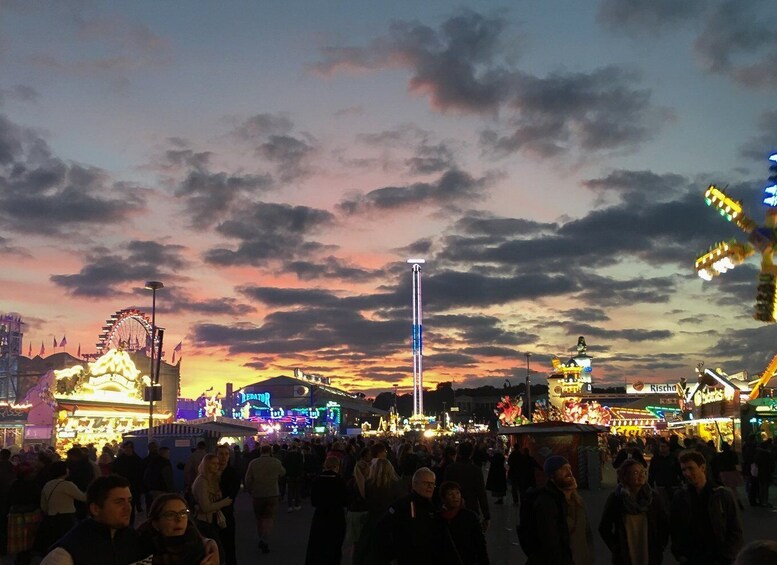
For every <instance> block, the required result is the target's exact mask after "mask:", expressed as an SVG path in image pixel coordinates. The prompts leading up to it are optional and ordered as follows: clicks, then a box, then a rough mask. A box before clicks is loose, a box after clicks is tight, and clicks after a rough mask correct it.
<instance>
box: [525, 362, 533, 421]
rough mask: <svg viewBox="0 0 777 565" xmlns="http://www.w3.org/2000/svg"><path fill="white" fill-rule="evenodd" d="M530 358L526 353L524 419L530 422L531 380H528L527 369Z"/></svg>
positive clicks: (528, 370) (528, 373) (529, 370)
mask: <svg viewBox="0 0 777 565" xmlns="http://www.w3.org/2000/svg"><path fill="white" fill-rule="evenodd" d="M530 357H531V353H526V419H527V420H529V421H530V422H531V421H532V419H531V379H530V378H529V375H530V374H531V369H529V358H530Z"/></svg>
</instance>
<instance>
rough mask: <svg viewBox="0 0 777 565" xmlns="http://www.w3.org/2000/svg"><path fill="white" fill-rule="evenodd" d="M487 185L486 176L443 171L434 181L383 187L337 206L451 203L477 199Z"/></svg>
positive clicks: (358, 209) (354, 209)
mask: <svg viewBox="0 0 777 565" xmlns="http://www.w3.org/2000/svg"><path fill="white" fill-rule="evenodd" d="M489 184H490V180H489V178H488V177H481V178H479V179H476V178H474V177H472V176H471V175H470V174H468V173H465V172H463V171H459V170H451V171H448V172H446V173H445V174H443V175H442V176H441V177H440V178H439V180H437V182H432V183H429V182H417V183H413V184H410V185H404V186H387V187H383V188H377V189H375V190H371V191H370V192H367V193H366V194H359V195H356V196H351V197H349V198H346V199H344V200H342V201H341V202H340V203H339V204H338V208H339V209H340V210H342V211H343V212H344V213H346V214H360V213H365V212H369V211H376V210H377V211H386V210H396V209H400V208H406V207H409V206H419V205H424V204H427V205H429V204H438V205H451V204H456V203H460V202H467V201H472V200H475V199H477V198H478V197H481V196H482V195H483V192H484V190H485V189H486V188H487V187H488V185H489Z"/></svg>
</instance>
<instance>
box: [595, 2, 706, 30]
mask: <svg viewBox="0 0 777 565" xmlns="http://www.w3.org/2000/svg"><path fill="white" fill-rule="evenodd" d="M708 5H709V2H706V1H705V0H683V1H682V2H677V1H676V0H651V1H650V2H642V1H641V0H603V1H602V3H601V5H600V7H599V14H598V15H597V20H598V21H599V23H601V24H602V25H604V26H605V27H607V28H609V29H611V30H613V31H623V32H628V33H632V34H636V35H645V36H647V35H650V36H651V37H653V36H655V34H656V33H657V32H660V31H661V30H662V29H663V28H665V27H671V26H675V25H677V24H678V23H681V22H687V21H691V20H694V19H696V18H698V17H699V16H700V15H701V14H702V13H703V12H704V11H705V10H706V8H707V6H708Z"/></svg>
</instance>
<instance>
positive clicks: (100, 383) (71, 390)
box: [54, 349, 151, 405]
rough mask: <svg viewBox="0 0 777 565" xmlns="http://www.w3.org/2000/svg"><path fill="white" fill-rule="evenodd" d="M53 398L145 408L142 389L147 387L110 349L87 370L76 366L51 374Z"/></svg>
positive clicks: (126, 357) (122, 353)
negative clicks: (53, 377)
mask: <svg viewBox="0 0 777 565" xmlns="http://www.w3.org/2000/svg"><path fill="white" fill-rule="evenodd" d="M54 376H55V379H56V380H55V391H56V392H55V398H57V399H67V400H97V401H103V402H114V403H117V404H138V405H145V402H144V401H143V395H142V392H143V389H144V388H145V386H147V385H149V384H151V381H150V379H149V378H148V376H146V375H141V373H140V371H139V370H138V369H137V367H135V364H134V363H133V362H132V359H131V358H130V356H129V354H128V353H127V352H126V351H120V350H118V349H111V350H109V351H108V352H107V353H105V355H103V356H102V357H100V358H98V359H97V360H96V361H94V362H93V363H89V364H88V368H86V369H85V368H84V367H83V365H76V366H75V367H70V368H67V369H62V370H57V371H54Z"/></svg>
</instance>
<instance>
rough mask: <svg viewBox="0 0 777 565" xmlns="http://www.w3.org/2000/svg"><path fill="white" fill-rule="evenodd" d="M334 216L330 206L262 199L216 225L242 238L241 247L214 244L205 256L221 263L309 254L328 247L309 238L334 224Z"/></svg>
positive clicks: (260, 262)
mask: <svg viewBox="0 0 777 565" xmlns="http://www.w3.org/2000/svg"><path fill="white" fill-rule="evenodd" d="M334 219H335V218H334V216H333V215H332V214H331V213H330V212H327V211H326V210H320V209H315V208H310V207H307V206H290V205H288V204H271V203H265V202H258V203H256V204H254V205H252V206H251V207H246V208H244V209H242V210H239V211H236V212H235V213H233V214H232V216H231V218H230V219H228V220H226V221H224V222H222V223H221V224H219V225H218V227H217V228H216V230H217V231H218V232H219V233H221V234H222V235H223V236H225V237H227V238H230V239H235V240H238V242H239V243H238V246H237V248H235V249H227V248H213V249H211V250H209V251H207V252H206V254H205V259H206V261H208V262H210V263H213V264H218V265H264V264H265V263H266V262H267V261H268V260H271V259H274V260H284V261H288V260H293V259H298V258H306V257H309V256H310V255H312V254H315V253H318V252H320V251H323V250H325V249H327V247H326V246H324V245H322V244H320V243H317V242H314V241H309V240H307V239H306V238H307V237H308V236H310V235H311V234H314V233H316V232H318V231H320V230H321V229H323V228H325V227H328V226H330V225H332V224H333V223H334Z"/></svg>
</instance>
